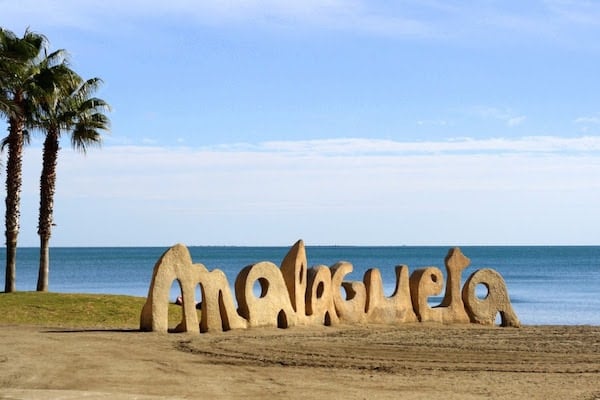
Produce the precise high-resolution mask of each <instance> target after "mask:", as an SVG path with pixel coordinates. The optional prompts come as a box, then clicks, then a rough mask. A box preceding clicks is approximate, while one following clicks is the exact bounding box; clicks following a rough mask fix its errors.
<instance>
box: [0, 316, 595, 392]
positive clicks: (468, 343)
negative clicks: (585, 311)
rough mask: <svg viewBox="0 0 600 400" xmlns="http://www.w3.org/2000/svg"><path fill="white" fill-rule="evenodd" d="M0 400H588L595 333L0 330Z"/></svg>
mask: <svg viewBox="0 0 600 400" xmlns="http://www.w3.org/2000/svg"><path fill="white" fill-rule="evenodd" d="M0 387H1V388H2V391H1V392H0V399H48V398H50V399H80V398H85V399H109V398H110V399H162V398H165V399H166V398H168V399H195V398H207V399H242V398H244V399H263V398H269V397H270V398H285V399H312V398H327V399H338V398H339V399H342V398H344V399H372V398H377V399H432V398H443V399H485V398H493V399H519V398H529V399H589V400H593V399H600V327H589V326H581V327H578V326H525V327H522V328H519V329H516V328H499V327H482V326H477V325H463V326H443V325H438V324H406V325H400V326H360V327H355V326H352V327H345V326H342V327H333V328H332V327H310V328H308V327H307V328H304V327H295V328H291V329H286V330H280V329H250V330H238V331H230V332H225V333H220V334H202V335H200V336H191V335H187V334H168V335H166V334H157V333H142V332H138V331H137V330H136V329H131V330H103V329H89V330H88V329H77V330H69V329H65V328H60V329H55V328H45V327H31V326H1V327H0Z"/></svg>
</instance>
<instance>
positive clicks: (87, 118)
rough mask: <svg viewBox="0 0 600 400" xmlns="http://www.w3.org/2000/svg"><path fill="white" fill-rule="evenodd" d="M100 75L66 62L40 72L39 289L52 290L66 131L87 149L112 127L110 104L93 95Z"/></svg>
mask: <svg viewBox="0 0 600 400" xmlns="http://www.w3.org/2000/svg"><path fill="white" fill-rule="evenodd" d="M101 82H102V81H101V80H100V79H99V78H92V79H89V80H87V81H83V80H82V79H81V78H80V77H79V76H78V75H77V74H76V73H75V72H73V71H72V70H71V69H70V68H68V67H67V66H66V65H63V67H62V68H54V69H49V70H46V71H43V72H42V73H41V74H40V75H39V81H38V87H39V89H40V94H39V95H38V96H36V109H35V112H34V114H33V115H34V118H33V120H32V126H33V127H35V128H36V129H39V130H42V131H43V132H44V133H45V135H46V139H45V140H44V149H43V166H42V173H41V177H40V212H39V222H38V234H39V236H40V267H39V273H38V282H37V290H38V291H47V290H48V277H49V272H50V249H49V242H50V236H51V233H52V226H53V211H54V194H55V191H56V166H57V160H58V152H59V150H60V147H59V140H60V136H61V134H62V133H66V132H68V133H70V134H71V145H72V146H73V148H74V149H76V150H78V151H81V152H83V153H85V152H86V150H87V148H88V147H89V146H90V145H100V143H101V139H102V136H101V133H100V131H105V130H108V128H109V119H108V117H107V116H106V114H105V112H106V111H109V109H110V107H109V106H108V104H107V103H106V102H105V101H104V100H102V99H99V98H95V97H91V95H92V94H93V93H94V92H95V91H96V90H97V88H98V87H99V85H100V84H101Z"/></svg>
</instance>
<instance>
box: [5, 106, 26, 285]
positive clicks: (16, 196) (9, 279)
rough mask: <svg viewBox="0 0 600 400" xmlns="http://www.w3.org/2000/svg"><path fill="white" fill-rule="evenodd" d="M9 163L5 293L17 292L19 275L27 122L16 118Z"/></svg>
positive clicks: (12, 132)
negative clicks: (24, 139)
mask: <svg viewBox="0 0 600 400" xmlns="http://www.w3.org/2000/svg"><path fill="white" fill-rule="evenodd" d="M9 126H10V130H9V134H8V161H7V162H6V214H5V226H6V279H5V281H4V291H5V292H7V293H8V292H15V291H16V290H17V288H16V283H15V282H16V273H17V237H18V236H19V217H20V203H21V183H22V180H23V170H22V164H23V143H24V141H23V130H24V129H25V120H24V118H22V117H20V116H16V117H14V118H11V119H10V120H9Z"/></svg>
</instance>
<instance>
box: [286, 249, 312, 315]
mask: <svg viewBox="0 0 600 400" xmlns="http://www.w3.org/2000/svg"><path fill="white" fill-rule="evenodd" d="M307 264H308V263H307V261H306V249H305V248H304V242H303V241H302V240H298V241H297V242H296V243H295V244H294V245H293V246H292V248H291V249H290V251H289V252H288V253H287V254H286V256H285V257H284V259H283V261H282V262H281V274H282V275H283V280H284V281H285V286H286V287H287V290H288V293H289V295H290V301H291V303H292V308H293V309H294V311H295V312H296V315H297V320H298V323H301V324H302V323H305V322H306V321H307V318H306V283H307V282H306V274H307V269H308V267H307Z"/></svg>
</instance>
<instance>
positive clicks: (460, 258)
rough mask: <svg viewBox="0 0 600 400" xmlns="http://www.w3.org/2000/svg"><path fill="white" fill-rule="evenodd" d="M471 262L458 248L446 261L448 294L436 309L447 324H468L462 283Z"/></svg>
mask: <svg viewBox="0 0 600 400" xmlns="http://www.w3.org/2000/svg"><path fill="white" fill-rule="evenodd" d="M470 263H471V260H469V259H468V258H467V257H465V256H464V254H463V253H462V252H461V251H460V249H459V248H458V247H455V248H453V249H450V251H448V255H447V256H446V259H445V260H444V264H445V265H446V293H445V295H444V299H443V300H442V303H441V304H440V305H439V306H438V307H436V309H438V310H440V313H441V314H442V321H443V322H444V323H446V324H456V323H467V322H469V316H468V315H467V312H466V311H465V305H464V303H463V300H462V295H461V290H460V282H461V276H462V272H463V270H464V269H465V268H467V267H468V266H469V264H470Z"/></svg>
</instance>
